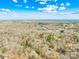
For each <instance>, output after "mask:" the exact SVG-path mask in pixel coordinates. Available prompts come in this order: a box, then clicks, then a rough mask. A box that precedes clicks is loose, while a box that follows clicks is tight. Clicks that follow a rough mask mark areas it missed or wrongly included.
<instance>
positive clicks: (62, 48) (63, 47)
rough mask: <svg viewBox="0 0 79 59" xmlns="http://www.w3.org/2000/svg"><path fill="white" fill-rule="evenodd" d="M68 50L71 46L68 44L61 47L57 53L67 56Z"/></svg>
mask: <svg viewBox="0 0 79 59" xmlns="http://www.w3.org/2000/svg"><path fill="white" fill-rule="evenodd" d="M68 49H69V46H68V45H67V44H65V45H63V46H62V47H60V48H59V49H57V52H59V53H62V54H65V53H66V52H67V50H68Z"/></svg>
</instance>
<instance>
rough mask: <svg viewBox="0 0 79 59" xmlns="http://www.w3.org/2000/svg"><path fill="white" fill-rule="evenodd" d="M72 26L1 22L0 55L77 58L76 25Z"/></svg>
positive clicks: (18, 58) (16, 58)
mask: <svg viewBox="0 0 79 59" xmlns="http://www.w3.org/2000/svg"><path fill="white" fill-rule="evenodd" d="M40 25H41V26H40ZM73 25H74V26H71V23H70V24H66V27H65V24H64V23H61V24H58V23H32V22H31V23H30V22H29V23H26V22H24V23H21V22H19V23H18V22H11V23H9V22H4V23H0V55H2V56H4V58H5V57H6V56H7V59H71V57H72V56H73V57H76V59H78V58H79V56H78V55H79V48H78V47H79V32H78V29H79V25H77V24H75V23H74V24H73ZM75 26H76V28H77V27H78V28H77V32H76V29H74V28H75ZM63 28H64V29H63ZM42 29H44V30H42ZM74 31H75V32H74ZM73 57H72V59H74V58H73ZM5 59H6V58H5Z"/></svg>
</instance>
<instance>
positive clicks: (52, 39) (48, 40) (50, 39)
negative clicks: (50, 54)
mask: <svg viewBox="0 0 79 59" xmlns="http://www.w3.org/2000/svg"><path fill="white" fill-rule="evenodd" d="M46 40H47V42H49V43H51V42H52V41H55V40H56V39H55V37H54V35H51V34H49V35H48V36H47V39H46Z"/></svg>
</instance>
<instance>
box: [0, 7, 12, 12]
mask: <svg viewBox="0 0 79 59" xmlns="http://www.w3.org/2000/svg"><path fill="white" fill-rule="evenodd" d="M0 11H4V12H11V10H10V9H5V8H1V9H0Z"/></svg>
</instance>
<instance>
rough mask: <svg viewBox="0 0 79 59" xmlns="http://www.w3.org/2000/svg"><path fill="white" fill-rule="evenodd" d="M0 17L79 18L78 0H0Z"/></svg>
mask: <svg viewBox="0 0 79 59" xmlns="http://www.w3.org/2000/svg"><path fill="white" fill-rule="evenodd" d="M0 19H2V20H5V19H8V20H9V19H13V20H16V19H24V20H25V19H26V20H27V19H29V20H30V19H31V20H34V19H69V20H70V19H79V0H0Z"/></svg>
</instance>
